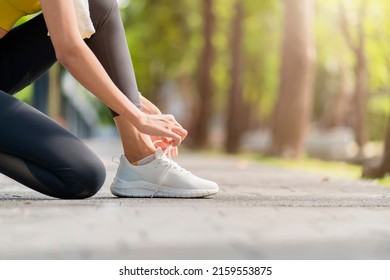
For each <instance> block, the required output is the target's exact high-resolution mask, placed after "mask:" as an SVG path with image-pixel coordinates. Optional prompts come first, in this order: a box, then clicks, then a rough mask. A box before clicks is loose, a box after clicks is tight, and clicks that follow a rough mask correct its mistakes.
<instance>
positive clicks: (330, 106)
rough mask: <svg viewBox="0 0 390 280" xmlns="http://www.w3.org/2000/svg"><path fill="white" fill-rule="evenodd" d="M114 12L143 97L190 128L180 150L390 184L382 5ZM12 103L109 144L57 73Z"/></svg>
mask: <svg viewBox="0 0 390 280" xmlns="http://www.w3.org/2000/svg"><path fill="white" fill-rule="evenodd" d="M119 4H120V6H121V12H122V18H123V22H124V27H125V32H126V36H127V40H128V44H129V48H130V51H131V55H132V58H133V63H134V68H135V72H136V75H137V82H138V86H139V90H140V91H141V92H142V94H143V95H144V96H146V97H147V98H148V99H150V100H151V101H152V102H154V103H155V104H156V105H157V106H158V107H160V108H161V110H162V111H163V112H164V113H172V114H174V115H175V117H176V118H177V119H178V120H179V122H181V123H182V124H183V126H184V127H185V128H187V129H188V130H189V132H190V134H189V137H188V139H187V140H186V142H185V144H184V145H183V150H185V149H187V150H198V151H199V150H201V151H203V152H207V153H229V154H237V153H239V154H240V156H241V157H243V158H244V159H255V160H260V161H263V162H266V163H269V164H274V165H279V166H286V167H289V168H294V167H295V168H302V169H305V170H308V171H310V170H313V171H316V172H325V173H331V174H333V175H334V174H335V173H338V174H339V175H341V176H349V177H360V176H361V175H362V174H363V173H364V175H365V176H366V177H370V178H384V179H382V180H381V181H380V182H382V183H384V184H389V182H390V179H389V176H387V177H386V175H385V174H386V172H390V117H389V116H390V71H389V67H390V61H389V58H390V18H389V17H388V15H389V14H390V3H389V2H388V1H385V0H371V1H367V0H351V1H340V0H329V1H321V0H316V1H315V0H284V1H279V0H257V1H254V0H197V1H194V0H180V1H174V0H164V1H162V0H158V1H157V0H121V1H119ZM26 48H28V46H26ZM18 97H19V98H20V99H22V100H24V101H26V102H28V103H30V104H33V105H34V106H35V107H37V108H39V109H40V110H42V111H43V112H45V113H47V114H49V115H50V116H51V117H53V118H54V119H56V120H57V121H58V122H60V123H62V124H63V125H64V126H66V127H67V128H68V129H69V130H70V131H72V132H73V133H75V134H76V135H78V136H80V137H85V138H89V137H112V136H114V137H115V135H116V134H115V130H114V128H113V123H112V120H111V116H110V114H109V111H108V110H107V108H105V107H104V106H103V105H102V104H101V103H100V102H99V101H97V100H96V99H95V98H94V97H93V96H92V95H91V94H89V93H86V92H85V90H84V89H83V88H82V87H81V86H79V85H78V84H77V83H76V82H75V81H74V79H73V78H72V77H70V76H69V74H67V73H66V72H65V71H64V70H63V69H62V68H61V67H60V66H59V65H56V66H55V67H53V69H52V70H51V71H50V73H49V74H48V75H46V76H44V77H43V78H42V79H41V80H39V81H38V82H37V83H35V84H34V85H33V86H31V87H29V88H27V89H25V90H24V91H22V92H21V93H19V95H18ZM385 139H387V141H385ZM385 142H387V145H384V144H385ZM385 147H386V149H385ZM384 155H386V156H384ZM243 164H245V163H243Z"/></svg>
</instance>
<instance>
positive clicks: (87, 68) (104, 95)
mask: <svg viewBox="0 0 390 280" xmlns="http://www.w3.org/2000/svg"><path fill="white" fill-rule="evenodd" d="M57 56H58V59H59V62H60V63H61V64H62V65H63V66H64V67H65V68H66V69H67V70H68V71H69V72H70V73H71V74H72V75H73V76H74V77H75V78H76V79H77V80H78V81H79V82H80V83H81V84H82V85H83V86H84V87H85V88H86V89H87V90H89V91H90V92H92V93H93V94H94V95H95V96H96V97H98V98H99V99H100V100H101V101H102V102H103V103H104V104H106V105H107V106H108V107H110V108H111V109H112V110H114V111H115V112H117V113H118V114H119V115H125V116H126V118H127V119H128V120H129V121H135V120H137V119H138V118H139V115H140V112H139V109H138V108H137V107H136V106H135V105H134V104H133V103H132V102H131V101H130V100H129V99H128V98H127V97H126V96H125V95H123V93H122V92H121V91H120V90H119V89H118V88H117V87H116V86H115V84H114V83H113V82H112V80H111V79H110V77H109V76H108V74H107V73H106V71H105V70H104V68H103V66H102V65H101V64H100V62H99V61H98V59H97V58H96V57H95V55H94V54H93V53H92V51H91V50H90V49H89V48H88V46H87V45H85V44H84V42H82V43H80V44H78V45H77V47H73V48H72V49H70V50H67V51H66V52H65V51H64V52H63V53H61V52H60V53H59V54H57Z"/></svg>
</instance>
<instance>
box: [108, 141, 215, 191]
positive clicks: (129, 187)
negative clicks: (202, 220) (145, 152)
mask: <svg viewBox="0 0 390 280" xmlns="http://www.w3.org/2000/svg"><path fill="white" fill-rule="evenodd" d="M169 151H170V149H167V150H165V152H164V151H162V149H161V148H158V149H157V150H156V152H155V155H154V156H155V159H154V160H153V161H152V162H150V163H148V164H145V165H140V166H134V165H132V164H131V163H129V161H128V160H127V159H126V157H125V156H124V155H122V156H121V158H120V164H119V168H118V171H117V174H116V176H115V179H114V182H113V183H112V185H111V192H112V194H114V195H116V196H119V197H151V198H152V197H175V198H189V197H205V196H209V195H213V194H216V193H217V192H218V190H219V188H218V185H217V184H216V183H215V182H212V181H209V180H205V179H202V178H199V177H197V176H195V175H193V174H191V172H189V171H187V170H185V169H184V168H182V167H180V166H179V165H178V164H177V163H176V162H174V161H173V160H172V159H170V158H168V157H167V156H166V155H167V154H169Z"/></svg>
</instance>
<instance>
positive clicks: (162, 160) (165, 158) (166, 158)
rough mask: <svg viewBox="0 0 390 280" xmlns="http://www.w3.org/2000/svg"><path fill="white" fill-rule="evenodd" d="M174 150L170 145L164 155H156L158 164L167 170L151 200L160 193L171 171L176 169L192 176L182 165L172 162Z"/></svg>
mask: <svg viewBox="0 0 390 280" xmlns="http://www.w3.org/2000/svg"><path fill="white" fill-rule="evenodd" d="M172 149H173V147H172V146H171V145H170V146H168V147H167V148H166V149H165V151H164V152H163V153H162V154H160V155H159V154H157V155H156V158H157V159H158V164H163V165H164V166H167V168H166V169H165V172H164V175H163V176H162V179H161V180H160V183H159V184H158V188H157V190H156V191H155V192H154V194H153V195H152V196H151V197H150V198H153V197H154V196H155V195H156V194H157V193H158V192H159V191H160V189H161V186H162V183H163V182H164V180H165V178H166V177H167V175H168V172H169V170H170V169H174V170H177V171H179V172H184V173H186V174H191V172H189V171H187V170H186V169H184V168H183V167H181V166H180V165H178V164H177V163H176V162H174V161H173V160H172V157H171V150H172Z"/></svg>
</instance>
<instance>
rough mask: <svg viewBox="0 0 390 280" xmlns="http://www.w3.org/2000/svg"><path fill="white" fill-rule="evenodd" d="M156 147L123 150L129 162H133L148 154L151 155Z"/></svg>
mask: <svg viewBox="0 0 390 280" xmlns="http://www.w3.org/2000/svg"><path fill="white" fill-rule="evenodd" d="M155 151H156V149H151V148H145V149H139V150H135V149H133V150H131V151H125V157H126V158H127V160H128V161H129V162H130V163H134V162H137V161H140V160H141V159H144V158H146V157H148V156H150V155H153V154H154V153H155Z"/></svg>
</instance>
